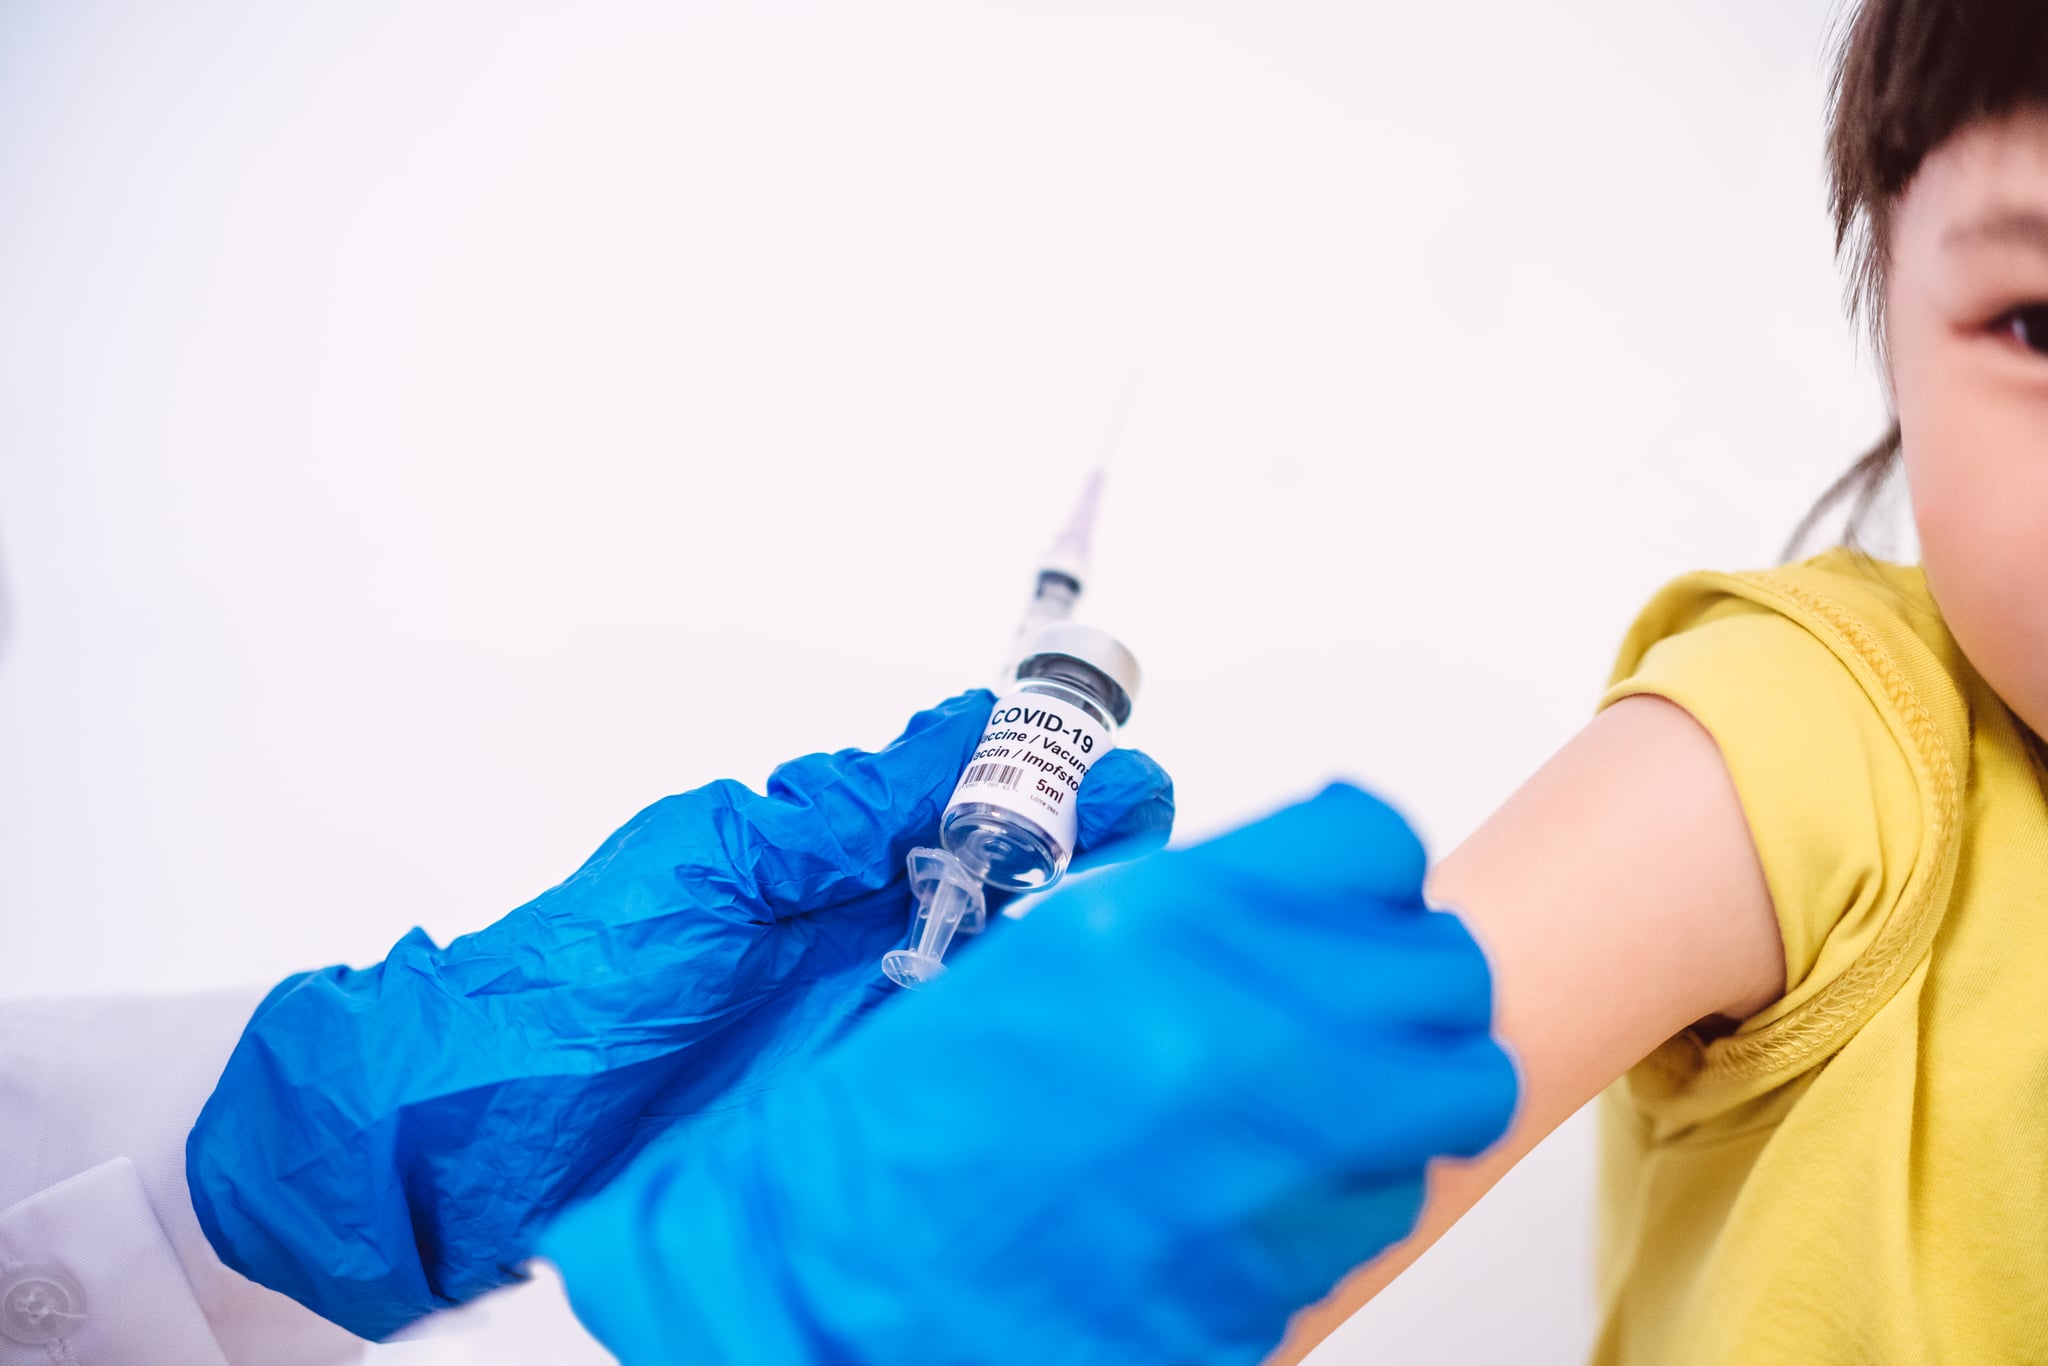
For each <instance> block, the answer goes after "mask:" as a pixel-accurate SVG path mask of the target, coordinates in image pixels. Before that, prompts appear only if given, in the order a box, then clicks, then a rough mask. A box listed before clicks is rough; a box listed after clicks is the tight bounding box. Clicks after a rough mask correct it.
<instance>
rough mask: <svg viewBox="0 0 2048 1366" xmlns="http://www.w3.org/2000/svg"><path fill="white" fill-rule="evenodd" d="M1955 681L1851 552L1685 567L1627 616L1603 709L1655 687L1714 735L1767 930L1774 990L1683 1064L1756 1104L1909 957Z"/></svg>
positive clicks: (1874, 996)
mask: <svg viewBox="0 0 2048 1366" xmlns="http://www.w3.org/2000/svg"><path fill="white" fill-rule="evenodd" d="M1970 677H1971V675H1970V674H1969V673H1968V666H1967V665H1966V664H1965V663H1964V662H1963V660H1962V656H1961V654H1960V652H1959V651H1957V649H1956V647H1955V645H1954V642H1953V641H1952V640H1951V638H1950V637H1949V634H1948V631H1947V629H1946V628H1945V627H1944V626H1943V625H1942V621H1941V615H1940V612H1939V611H1938V609H1937V608H1936V607H1935V604H1934V600H1933V598H1932V596H1931V595H1930V594H1929V593H1928V590H1927V584H1926V579H1925V577H1924V575H1922V574H1921V572H1920V571H1919V570H1918V569H1917V568H1914V567H1911V566H1905V565H1896V564H1886V563H1884V562H1882V561H1878V560H1874V559H1871V558H1870V557H1868V556H1865V555H1861V554H1858V553H1856V552H1853V551H1847V550H1836V551H1831V552H1829V553H1828V554H1825V555H1820V556H1816V557H1815V558H1813V559H1811V560H1807V561H1804V562H1802V563H1799V564H1792V565H1781V566H1777V567H1774V568H1770V569H1760V570H1754V571H1750V572H1746V573H1722V572H1705V573H1696V574H1688V575H1686V576H1684V577H1683V578H1680V579H1677V580H1675V581H1673V582H1672V583H1670V584H1668V585H1666V586H1665V587H1664V588H1663V589H1662V590H1660V591H1659V592H1658V593H1657V594H1656V595H1655V596H1654V597H1653V598H1651V600H1650V602H1649V603H1648V605H1647V606H1645V607H1644V608H1643V610H1642V612H1641V613H1640V614H1639V615H1638V617H1637V619H1636V621H1635V624H1634V626H1633V627H1632V628H1631V629H1630V631H1629V634H1628V637H1627V639H1626V641H1625V642H1624V644H1623V647H1622V650H1621V654H1620V658H1619V659H1618V660H1617V662H1616V666H1615V671H1614V677H1613V679H1612V681H1611V683H1610V686H1609V690H1608V692H1607V695H1606V698H1605V699H1604V701H1603V705H1607V704H1609V703H1612V702H1615V701H1619V700H1620V699H1622V698H1624V697H1630V696H1637V695H1644V694H1648V695H1652V696H1659V697H1662V698H1665V699H1666V700H1668V701H1671V702H1674V703H1676V704H1677V705H1678V706H1680V707H1682V708H1683V709H1685V710H1686V711H1687V712H1689V713H1690V714H1691V715H1692V716H1693V718H1694V719H1695V720H1696V721H1698V722H1699V723H1700V724H1701V726H1703V727H1704V728H1705V729H1706V730H1707V731H1708V733H1709V734H1711V735H1712V736H1713V738H1714V740H1715V742H1716V744H1717V746H1718V747H1719V749H1720V750H1721V753H1722V757H1723V759H1724V760H1725V762H1726V764H1727V768H1728V771H1729V775H1730V777H1731V779H1732V780H1733V782H1734V785H1735V788H1736V791H1737V794H1738V796H1739V797H1740V799H1741V802H1742V806H1743V810H1744V813H1745V816H1746V817H1747V819H1748V822H1749V825H1750V830H1751V834H1752V836H1753V838H1754V842H1755V844H1756V848H1757V853H1758V856H1759V859H1760V861H1761V863H1762V865H1763V869H1764V873H1765V878H1766V881H1767V883H1768V884H1769V886H1770V891H1771V896H1772V901H1773V904H1774V906H1775V908H1776V911H1777V914H1778V918H1779V921H1780V928H1781V930H1782V932H1783V938H1784V947H1785V955H1786V975H1787V990H1786V994H1785V997H1784V998H1783V999H1782V1000H1781V1001H1779V1002H1778V1003H1777V1004H1776V1005H1775V1006H1773V1007H1772V1008H1770V1009H1769V1010H1767V1011H1765V1012H1763V1014H1762V1015H1760V1016H1758V1017H1757V1018H1755V1019H1752V1020H1750V1021H1747V1022H1745V1024H1744V1027H1743V1029H1742V1031H1740V1032H1739V1033H1738V1034H1736V1035H1735V1036H1733V1037H1731V1038H1728V1039H1725V1040H1721V1041H1718V1042H1715V1043H1713V1044H1711V1045H1709V1046H1707V1047H1706V1048H1705V1049H1704V1051H1703V1052H1702V1053H1701V1054H1700V1055H1699V1056H1698V1057H1696V1058H1694V1059H1693V1063H1694V1065H1695V1067H1696V1068H1699V1069H1703V1071H1704V1073H1705V1074H1709V1075H1719V1076H1721V1077H1723V1078H1725V1079H1727V1080H1729V1081H1731V1082H1738V1083H1739V1085H1738V1090H1739V1091H1740V1092H1741V1093H1742V1094H1748V1095H1754V1094H1759V1093H1760V1092H1759V1090H1758V1089H1757V1088H1762V1087H1767V1086H1768V1085H1772V1084H1775V1083H1777V1082H1780V1081H1783V1080H1786V1079H1788V1078H1789V1077H1791V1076H1793V1075H1796V1074H1797V1073H1798V1072H1800V1071H1802V1070H1804V1069H1805V1068H1807V1067H1810V1066H1813V1065H1814V1064H1815V1063H1817V1062H1819V1061H1820V1060H1822V1059H1824V1058H1825V1057H1827V1056H1829V1055H1830V1054H1831V1053H1832V1052H1833V1051H1834V1050H1835V1049H1837V1048H1839V1047H1840V1046H1841V1045H1842V1043H1843V1042H1844V1041H1845V1040H1846V1039H1847V1038H1848V1037H1850V1035H1851V1034H1853V1033H1854V1031H1855V1029H1856V1028H1857V1027H1858V1026H1859V1025H1860V1023H1861V1021H1862V1020H1863V1019H1865V1018H1867V1016H1868V1012H1869V1011H1871V1010H1874V1009H1875V1008H1876V1007H1877V1005H1878V1004H1881V1003H1882V1001H1883V1000H1885V999H1887V998H1888V997H1889V995H1890V994H1891V992H1892V991H1893V990H1894V989H1895V988H1896V985H1897V980H1898V979H1899V977H1900V975H1901V974H1902V973H1904V972H1905V971H1907V970H1909V968H1910V965H1911V964H1912V963H1913V962H1914V961H1917V958H1918V956H1919V955H1920V954H1921V953H1923V952H1924V950H1925V942H1924V939H1925V935H1926V933H1927V932H1928V931H1929V928H1930V927H1931V926H1932V924H1934V923H1935V921H1936V920H1937V919H1938V912H1937V911H1934V910H1933V909H1932V908H1934V907H1938V906H1939V904H1940V903H1941V902H1942V901H1943V899H1944V898H1945V895H1946V885H1947V882H1948V879H1949V878H1950V876H1951V875H1952V870H1953V866H1954V857H1955V850H1956V847H1957V831H1958V822H1959V817H1960V808H1961V795H1962V793H1963V791H1964V788H1965V784H1966V780H1967V775H1968V772H1969V765H1970V762H1971V757H1970V739H1971V723H1970V705H1971V700H1970V699H1971V689H1970V685H1969V682H1968V679H1969V678H1970ZM1700 1080H1701V1076H1700V1073H1699V1072H1697V1071H1695V1072H1694V1073H1693V1074H1692V1075H1691V1081H1692V1082H1693V1083H1695V1084H1696V1083H1698V1082H1699V1081H1700ZM1709 1089H1712V1088H1709ZM1725 1098H1726V1097H1725V1094H1724V1096H1723V1099H1725Z"/></svg>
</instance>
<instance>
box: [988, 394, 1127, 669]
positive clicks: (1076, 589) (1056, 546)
mask: <svg viewBox="0 0 2048 1366" xmlns="http://www.w3.org/2000/svg"><path fill="white" fill-rule="evenodd" d="M1142 376H1143V372H1142V371H1140V370H1138V369H1136V368H1135V367H1134V368H1133V369H1132V370H1131V371H1130V373H1129V374H1127V375H1126V376H1125V377H1124V387H1123V390H1122V392H1120V393H1119V394H1118V395H1117V400H1116V407H1115V408H1114V409H1113V410H1111V413H1110V418H1109V430H1108V431H1106V432H1105V433H1103V437H1102V448H1101V450H1099V451H1098V452H1097V453H1096V456H1095V467H1094V468H1093V469H1091V470H1089V471H1088V478H1087V479H1086V481H1084V482H1083V483H1082V485H1081V495H1080V497H1078V498H1076V499H1075V500H1074V507H1073V510H1072V511H1071V512H1069V513H1068V514H1067V523H1066V526H1065V527H1064V528H1062V529H1061V531H1060V534H1059V538H1058V539H1057V540H1055V541H1054V542H1053V543H1052V548H1051V549H1049V550H1047V551H1046V552H1045V557H1044V558H1043V559H1041V560H1040V561H1039V562H1038V575H1037V578H1036V579H1035V580H1034V581H1033V583H1032V589H1031V599H1030V601H1028V602H1027V603H1025V604H1024V615H1023V616H1022V617H1020V618H1019V619H1018V621H1017V629H1016V630H1015V631H1014V632H1012V633H1011V636H1010V650H1009V653H1008V654H1007V655H1005V656H1004V658H1003V668H1002V672H1001V673H999V674H998V675H997V676H996V691H997V692H1002V691H1003V690H1004V689H1006V688H1008V687H1009V686H1010V684H1011V683H1012V682H1013V681H1015V679H1016V677H1017V666H1018V665H1019V664H1021V663H1022V662H1023V661H1024V658H1025V656H1026V655H1028V654H1029V653H1030V652H1031V647H1032V642H1033V641H1035V640H1036V639H1037V638H1038V633H1039V632H1040V631H1042V630H1044V629H1045V628H1046V627H1048V626H1050V625H1052V624H1053V623H1054V622H1056V621H1065V620H1067V619H1068V618H1069V617H1071V616H1073V615H1074V607H1075V605H1076V604H1078V603H1079V602H1080V601H1081V594H1082V592H1083V591H1084V590H1085V589H1086V588H1087V586H1088V562H1089V554H1090V551H1091V549H1092V548H1093V543H1094V540H1095V514H1096V511H1097V510H1098V508H1099V507H1100V505H1101V502H1102V479H1103V475H1104V474H1105V473H1107V471H1108V469H1109V458H1110V456H1111V455H1113V454H1115V452H1116V448H1117V445H1118V443H1119V442H1120V441H1122V439H1123V434H1124V424H1125V422H1126V421H1127V420H1128V419H1129V418H1130V414H1131V404H1132V403H1133V402H1135V401H1136V399H1137V396H1138V381H1139V379H1140V378H1142Z"/></svg>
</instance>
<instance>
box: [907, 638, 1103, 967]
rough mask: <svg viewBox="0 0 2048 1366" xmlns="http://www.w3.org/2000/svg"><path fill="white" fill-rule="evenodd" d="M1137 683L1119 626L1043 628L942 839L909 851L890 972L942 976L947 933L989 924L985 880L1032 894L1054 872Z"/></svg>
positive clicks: (951, 806)
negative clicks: (907, 899)
mask: <svg viewBox="0 0 2048 1366" xmlns="http://www.w3.org/2000/svg"><path fill="white" fill-rule="evenodd" d="M1137 692H1138V661H1137V660H1135V659H1133V658H1132V657H1131V652H1130V651H1129V650H1127V649H1125V648H1124V647H1123V645H1122V644H1121V643H1120V642H1118V641H1117V639H1116V638H1115V637H1114V636H1111V635H1109V634H1108V633H1106V632H1103V631H1099V630H1097V629H1096V628H1094V627H1093V626H1083V625H1080V624H1079V623H1077V622H1071V621H1062V622H1055V623H1054V624H1052V625H1050V626H1047V627H1046V628H1045V629H1044V630H1042V631H1040V632H1039V633H1038V635H1037V636H1036V637H1035V638H1034V639H1033V641H1032V643H1031V645H1030V647H1029V649H1028V650H1027V651H1026V653H1025V656H1024V658H1023V660H1022V661H1020V662H1019V663H1018V665H1017V677H1016V683H1015V685H1014V686H1012V687H1011V688H1009V689H1008V690H1007V691H1006V692H1004V693H1003V696H1002V698H1001V700H1000V701H998V702H997V703H996V705H995V710H994V711H993V712H991V713H989V718H988V725H987V726H986V727H984V728H983V730H982V733H981V742H980V743H979V744H977V745H976V746H975V747H974V754H973V757H972V758H970V759H969V760H968V761H967V767H966V769H965V771H963V772H962V773H961V775H960V782H959V785H958V786H956V787H955V788H954V789H953V797H952V800H951V801H949V802H947V803H946V811H945V814H944V815H943V816H941V817H940V818H939V842H940V843H941V844H942V845H944V846H945V847H944V848H942V849H913V850H911V851H910V858H909V873H910V891H911V897H912V900H913V901H914V902H915V904H916V910H915V911H913V912H912V915H911V924H910V943H909V946H908V947H906V948H901V949H895V950H892V951H891V952H889V953H886V954H884V955H883V956H882V971H883V972H884V973H886V974H888V976H889V979H890V980H891V981H893V982H895V983H896V984H897V985H898V986H902V987H908V988H911V989H913V990H914V989H916V988H918V987H922V986H925V985H927V984H929V983H931V982H934V981H937V980H938V978H939V977H940V975H941V974H943V973H944V972H945V970H946V964H945V957H946V950H947V948H948V947H950V946H951V944H952V942H953V939H954V937H955V936H956V935H962V934H975V933H978V932H979V931H980V929H981V927H982V926H983V925H984V924H985V923H986V922H987V917H988V907H987V903H986V901H985V900H984V898H983V895H982V888H983V887H984V886H987V887H994V888H997V889H998V890H1001V891H1006V892H1036V891H1042V890H1044V889H1045V888H1047V887H1050V886H1052V884H1053V883H1055V882H1057V881H1058V880H1059V876H1060V874H1061V873H1064V872H1065V871H1066V870H1067V862H1068V860H1069V859H1071V858H1072V857H1073V855H1074V837H1075V833H1076V830H1077V828H1078V824H1079V822H1078V818H1077V816H1076V814H1075V810H1074V807H1075V803H1076V802H1077V800H1078V799H1079V797H1080V795H1081V783H1082V780H1083V779H1085V778H1086V777H1087V776H1088V770H1089V769H1090V768H1092V767H1094V766H1095V765H1096V764H1097V763H1098V762H1100V761H1101V759H1102V756H1103V755H1105V754H1107V753H1109V752H1110V750H1112V749H1114V748H1116V733H1117V727H1119V726H1121V725H1123V723H1124V722H1126V721H1128V720H1130V719H1131V700H1132V699H1133V698H1134V697H1135V696H1136V695H1137Z"/></svg>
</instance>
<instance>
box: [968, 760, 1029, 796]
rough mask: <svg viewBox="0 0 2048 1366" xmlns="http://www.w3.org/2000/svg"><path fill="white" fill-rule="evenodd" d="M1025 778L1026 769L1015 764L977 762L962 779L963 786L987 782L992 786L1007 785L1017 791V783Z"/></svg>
mask: <svg viewBox="0 0 2048 1366" xmlns="http://www.w3.org/2000/svg"><path fill="white" fill-rule="evenodd" d="M1023 779H1024V770H1023V769H1021V768H1019V767H1017V766H1016V765H1015V764H976V765H974V766H973V767H972V768H970V769H968V770H967V773H966V775H965V776H964V777H962V778H961V780H960V785H961V786H962V787H968V786H972V785H973V784H975V783H986V784H988V785H989V786H990V787H1007V788H1009V789H1010V790H1011V791H1013V792H1014V791H1016V789H1017V784H1018V783H1020V782H1022V781H1023Z"/></svg>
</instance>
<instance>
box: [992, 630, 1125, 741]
mask: <svg viewBox="0 0 2048 1366" xmlns="http://www.w3.org/2000/svg"><path fill="white" fill-rule="evenodd" d="M1047 655H1064V656H1065V657H1066V658H1068V659H1073V660H1078V661H1080V662H1081V663H1083V664H1086V665H1087V666H1088V667H1089V668H1091V669H1094V670H1095V671H1096V672H1098V673H1100V674H1101V675H1102V676H1103V677H1105V678H1107V679H1108V680H1109V681H1110V682H1112V683H1114V684H1116V686H1117V687H1119V688H1121V689H1122V690H1123V692H1124V701H1123V707H1122V710H1123V712H1124V716H1119V717H1118V718H1117V721H1118V723H1119V724H1121V723H1122V722H1123V721H1124V720H1125V719H1126V717H1128V716H1129V714H1130V704H1131V703H1132V702H1134V701H1136V700H1137V696H1138V685H1139V684H1140V683H1141V682H1143V681H1144V673H1143V671H1142V670H1140V669H1139V668H1138V657H1137V656H1136V655H1134V654H1132V653H1131V652H1130V650H1129V649H1128V648H1127V647H1126V646H1125V645H1124V643H1123V642H1122V641H1120V640H1118V639H1117V638H1116V637H1115V636H1113V635H1111V634H1110V633H1109V632H1107V631H1105V630H1103V629H1102V628H1101V627H1099V626H1089V625H1086V624H1084V623H1082V622H1078V621H1056V622H1054V623H1052V624H1051V625H1050V626H1047V627H1046V628H1045V629H1044V630H1043V631H1040V632H1039V633H1038V634H1037V635H1036V636H1035V637H1033V638H1032V641H1031V644H1030V646H1029V647H1027V649H1026V651H1025V657H1024V662H1023V663H1022V664H1020V665H1018V666H1017V675H1018V677H1020V678H1021V677H1023V676H1024V675H1025V673H1026V672H1027V671H1028V670H1029V669H1030V667H1031V663H1032V661H1033V660H1036V659H1042V658H1044V657H1045V656H1047Z"/></svg>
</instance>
